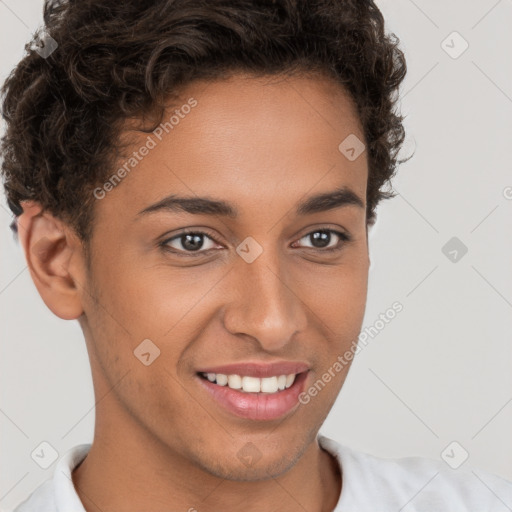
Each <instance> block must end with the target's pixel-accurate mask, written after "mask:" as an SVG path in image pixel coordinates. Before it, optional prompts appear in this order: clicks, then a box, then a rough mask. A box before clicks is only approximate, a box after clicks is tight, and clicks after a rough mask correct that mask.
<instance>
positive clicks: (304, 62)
mask: <svg viewBox="0 0 512 512" xmlns="http://www.w3.org/2000/svg"><path fill="white" fill-rule="evenodd" d="M48 35H49V36H51V38H50V39H48ZM43 36H44V37H45V38H46V39H43ZM52 40H54V41H56V48H55V49H53V48H50V47H49V46H48V41H50V42H52ZM45 43H46V44H47V48H48V49H53V51H51V53H50V54H49V55H44V53H43V52H42V51H41V48H43V49H44V44H45ZM54 46H55V45H54ZM25 51H26V55H25V56H24V57H23V59H22V60H21V61H20V62H19V63H18V64H17V66H16V67H15V68H14V69H13V70H12V71H11V73H10V75H9V76H8V77H7V79H6V80H5V82H4V84H3V86H2V89H1V94H2V116H3V118H4V120H5V121H6V126H7V129H6V132H5V135H4V136H3V137H2V139H1V146H0V151H1V154H2V167H1V173H2V176H3V181H4V187H5V192H6V195H7V201H8V205H9V207H10V209H11V210H12V212H13V214H14V216H18V215H20V214H21V213H22V211H23V209H22V206H21V204H20V202H21V201H23V200H27V199H32V200H35V201H37V202H39V204H41V205H42V207H43V209H44V210H46V211H49V212H51V213H52V214H54V215H55V216H57V217H59V218H61V219H64V220H66V221H67V222H68V223H70V225H71V226H72V227H73V228H74V229H75V231H76V233H77V234H78V235H79V236H80V238H81V239H82V240H83V241H87V240H88V239H89V237H90V236H91V234H92V224H93V220H94V201H95V198H94V195H93V193H92V190H93V189H94V187H96V186H97V185H98V184H101V183H104V182H105V179H106V177H107V176H108V175H109V174H110V173H111V172H112V169H113V166H114V164H115V161H116V158H117V157H118V155H119V151H120V148H121V137H120V135H121V133H120V132H121V128H122V126H123V123H124V122H125V121H126V120H128V119H135V120H136V119H144V118H146V116H149V118H151V114H152V113H153V114H154V113H155V112H159V115H158V116H157V120H156V121H155V124H154V125H152V126H151V127H150V128H143V127H140V130H141V131H146V132H149V131H152V130H154V129H155V128H156V127H157V126H158V125H159V124H160V122H161V119H162V116H163V114H164V112H165V111H164V108H165V99H166V98H169V97H170V96H172V95H173V94H175V93H176V92H177V91H178V90H179V88H181V87H183V86H186V85H187V84H189V83H190V82H192V81H193V80H195V79H207V80H215V79H220V78H223V77H228V76H229V75H230V74H231V73H234V72H237V71H241V72H248V73H250V74H252V75H261V76H263V75H287V74H293V73H303V74H304V75H308V74H311V73H312V72H314V71H318V72H320V73H323V74H324V75H328V76H330V77H332V78H333V79H334V80H335V81H336V82H337V83H339V84H340V85H341V86H343V87H344V88H345V90H346V91H348V92H349V94H350V96H351V98H352V99H353V100H354V102H355V105H356V107H357V111H358V114H359V117H360V121H361V126H362V127H363V130H364V136H365V139H366V140H365V141H364V142H365V145H366V150H367V159H368V172H369V174H368V186H367V212H366V213H367V222H368V223H373V222H374V219H375V208H376V206H377V204H378V203H379V201H380V200H381V199H384V198H390V197H394V195H395V194H394V193H393V191H392V189H391V191H384V190H382V187H383V185H384V184H385V183H386V182H389V181H390V179H391V177H392V176H393V175H394V173H395V171H396V168H397V165H398V164H401V163H402V162H404V161H406V160H407V159H404V160H398V158H397V157H398V152H399V150H400V148H401V146H402V143H403V140H404V138H405V130H404V127H403V124H402V121H403V119H404V118H403V117H402V116H400V115H399V113H397V112H396V102H397V100H398V88H399V86H400V84H401V82H402V80H403V79H404V77H405V74H406V62H405V57H404V54H403V52H402V51H401V50H400V48H399V40H398V38H397V37H396V36H395V35H394V34H386V33H385V30H384V18H383V16H382V14H381V12H380V11H379V9H378V8H377V6H376V5H375V3H374V1H373V0H155V1H152V2H145V1H142V0H123V1H122V2H112V1H111V0H88V1H75V0H67V1H66V0H64V1H62V0H60V1H59V0H56V1H52V0H46V2H45V4H44V26H43V27H41V28H40V29H39V30H38V31H36V32H35V34H34V36H33V39H32V41H31V42H29V43H27V44H26V45H25ZM15 224H16V223H15V222H14V223H13V228H14V230H16V225H15Z"/></svg>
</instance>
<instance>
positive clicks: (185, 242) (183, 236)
mask: <svg viewBox="0 0 512 512" xmlns="http://www.w3.org/2000/svg"><path fill="white" fill-rule="evenodd" d="M333 235H335V236H336V237H337V238H338V239H339V241H338V242H336V238H333ZM205 239H208V240H210V242H211V243H212V246H211V247H209V248H208V247H207V248H204V240H205ZM303 239H309V240H310V241H311V242H312V243H313V244H314V245H313V246H311V248H312V249H313V250H316V251H319V252H332V251H339V250H341V248H342V246H343V242H348V241H350V237H349V235H347V234H345V233H342V232H340V231H336V230H334V229H317V230H316V231H311V232H310V233H308V234H307V235H304V236H303V237H302V238H300V239H299V240H303ZM333 241H334V242H335V243H334V246H332V242H333ZM173 243H177V244H179V245H181V248H180V247H173V246H172V244H173ZM215 243H216V242H215V240H214V239H213V237H212V236H211V235H209V234H208V233H205V232H203V231H189V232H185V233H180V234H179V235H176V236H174V237H172V238H168V239H167V240H164V241H163V242H161V244H160V245H161V247H162V248H163V249H165V250H167V251H170V252H172V253H175V254H177V255H179V256H195V255H196V254H198V253H199V254H201V253H204V252H207V251H210V250H212V249H215ZM315 244H316V245H315ZM329 246H331V247H329ZM306 248H307V247H306Z"/></svg>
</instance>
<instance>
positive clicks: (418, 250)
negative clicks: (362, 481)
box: [0, 0, 512, 510]
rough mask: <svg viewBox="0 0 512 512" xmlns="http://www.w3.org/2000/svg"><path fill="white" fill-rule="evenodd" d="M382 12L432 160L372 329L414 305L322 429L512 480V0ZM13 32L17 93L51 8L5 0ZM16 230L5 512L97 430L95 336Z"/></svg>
mask: <svg viewBox="0 0 512 512" xmlns="http://www.w3.org/2000/svg"><path fill="white" fill-rule="evenodd" d="M377 3H378V5H379V7H380V8H381V9H382V11H383V14H384V16H385V18H386V19H387V26H388V31H392V32H395V33H396V34H397V36H398V37H399V38H400V40H401V47H402V49H403V50H404V51H405V53H406V57H407V62H408V70H409V71H408V76H407V78H406V80H405V83H404V86H403V87H402V104H401V111H402V113H403V114H404V115H406V116H407V118H406V129H407V130H408V135H407V141H406V144H405V147H404V152H403V153H402V155H405V154H409V152H410V151H411V150H413V149H414V148H415V150H416V153H415V156H414V157H413V158H412V159H411V160H410V161H409V162H407V163H406V164H403V165H402V166H401V167H400V169H399V171H398V175H397V178H395V181H394V189H395V190H396V191H397V192H399V194H400V195H398V196H397V197H396V198H394V199H392V200H389V201H385V202H383V203H382V204H381V205H380V206H379V209H378V220H377V224H376V225H375V226H374V227H373V229H372V231H371V235H370V256H371V260H372V265H371V268H370V284H369V291H368V304H367V309H366V316H365V319H364V322H363V330H364V329H365V328H367V327H369V326H372V325H373V326H375V325H377V324H376V321H377V320H378V319H379V315H380V314H381V313H384V312H385V311H386V310H387V309H388V308H390V307H391V305H392V304H393V303H394V302H395V301H399V302H400V303H402V304H403V308H404V309H403V311H402V312H401V313H399V314H398V315H396V317H395V318H394V319H393V320H392V321H391V322H390V323H389V324H387V325H386V326H385V328H381V329H378V334H377V335H375V336H374V337H373V338H371V337H370V338H369V340H370V341H369V342H368V344H367V345H366V346H365V347H364V348H363V349H362V350H361V351H360V352H359V353H358V355H357V356H356V358H355V360H354V363H353V366H352V368H351V370H350V372H349V376H348V378H347V380H346V382H345V385H344V387H343V389H342V392H341V394H340V396H339V398H338V400H337V402H336V404H335V406H334V408H333V410H332V411H331V414H330V415H329V417H328V419H327V421H326V423H325V424H324V426H323V428H322V429H321V432H322V433H324V434H325V435H327V436H329V437H332V438H334V439H336V440H337V441H339V442H342V443H344V444H348V445H351V446H353V447H355V448H358V449H360V450H362V451H366V452H369V453H373V454H376V455H379V456H384V457H402V456H411V455H421V456H425V457H430V458H435V459H438V458H440V457H441V453H442V452H443V450H444V449H445V448H446V447H447V446H448V445H450V443H452V442H453V441H456V442H457V443H458V444H457V445H452V447H453V446H455V451H454V452H452V453H454V454H455V456H456V457H461V456H462V455H461V454H463V453H464V452H462V450H465V451H467V452H468V454H469V458H468V459H467V461H466V462H465V463H464V465H463V466H462V467H464V466H467V465H471V466H473V467H475V468H480V469H484V470H486V471H489V472H492V473H495V474H497V475H501V476H504V477H506V478H507V479H509V480H512V436H511V432H512V371H511V369H512V343H511V342H512V334H511V333H512V257H511V256H512V166H511V160H510V147H511V137H512V59H511V58H510V54H511V49H512V38H511V35H510V26H511V24H512V0H501V1H496V0H480V1H467V0H466V1H463V0H457V1H455V0H451V1H442V0H436V1H426V0H415V1H413V0H381V1H378V2H377ZM0 20H1V21H0V28H1V30H0V55H1V63H0V73H1V76H0V78H1V79H2V81H3V80H4V79H5V77H6V75H7V73H8V72H9V71H10V70H11V68H12V66H13V65H14V64H15V63H16V62H17V61H18V60H19V59H20V58H21V57H22V55H23V46H24V44H25V42H26V41H27V40H28V39H29V38H30V35H31V33H32V32H33V30H35V28H36V27H37V26H38V25H39V24H41V23H42V2H41V1H40V0H37V1H36V0H31V1H28V0H24V1H18V2H14V1H13V0H6V1H3V0H0ZM454 31H456V32H457V33H458V34H459V35H457V34H453V32H454ZM443 41H444V42H443ZM464 41H467V44H468V45H469V46H468V48H467V49H466V50H465V51H464V52H463V53H461V51H462V50H463V49H464V47H465V43H464ZM460 53H461V54H460ZM459 54H460V55H459ZM2 129H3V127H2ZM10 221H11V217H10V214H9V212H8V210H7V208H6V206H5V202H4V201H3V198H2V203H1V204H0V249H1V262H2V264H1V266H0V311H1V322H0V332H1V340H2V343H1V345H0V347H1V348H0V350H1V354H0V365H1V367H0V378H1V393H2V394H1V397H0V413H1V414H0V428H1V432H2V434H1V436H0V443H1V451H2V464H1V465H0V506H1V508H2V510H10V509H12V508H13V507H14V506H15V505H16V504H17V503H19V502H20V501H21V500H22V499H24V498H25V497H26V496H27V495H28V494H29V493H30V492H31V491H32V490H33V489H34V488H35V487H37V486H38V485H39V484H40V483H41V482H42V481H43V480H46V479H47V478H49V477H50V476H51V475H52V473H53V469H54V467H55V464H53V465H52V466H50V467H49V468H48V469H46V470H45V469H41V468H40V467H39V466H37V465H36V464H35V463H34V461H33V460H32V459H31V457H30V454H31V452H32V451H33V450H34V449H35V448H36V447H37V446H38V445H39V444H40V443H41V442H42V441H47V442H49V443H50V444H51V445H52V446H53V447H55V449H56V450H57V452H58V454H59V457H60V456H61V455H63V454H64V453H65V452H66V451H67V450H68V449H69V448H71V447H72V446H74V445H76V444H80V443H83V442H91V440H92V435H93V426H94V396H93V392H92V382H91V375H90V370H89V364H88V359H87V354H86V349H85V343H84V341H83V336H82V332H81V330H80V328H79V325H78V323H77V322H76V321H64V320H60V319H58V318H57V317H55V316H53V314H52V313H51V312H50V311H49V310H48V309H47V308H46V306H45V305H44V303H43V302H42V300H41V299H40V297H39V295H38V294H37V291H36V289H35V287H34V285H33V283H32V281H31V279H30V275H29V272H28V270H27V268H26V264H25V260H24V257H23V254H22V251H21V247H20V246H19V245H18V244H17V243H16V242H14V240H13V238H12V235H11V233H10V230H9V228H8V225H9V223H10ZM453 237H456V238H457V239H458V240H456V241H455V242H452V243H456V244H458V248H457V246H454V247H455V249H456V250H457V251H458V252H457V261H456V262H454V261H452V260H451V259H450V258H454V257H455V253H453V252H452V254H451V255H450V254H448V256H446V255H445V252H446V253H448V252H449V251H452V250H453V247H451V246H448V249H445V251H444V252H443V247H444V246H445V244H446V243H448V242H449V240H450V239H452V238H453ZM461 244H464V245H465V246H466V247H467V253H466V254H465V255H463V256H462V257H461V254H462V252H461V251H460V247H462V246H461ZM475 485H478V482H477V481H475ZM482 485H483V484H482ZM511 505H512V504H511Z"/></svg>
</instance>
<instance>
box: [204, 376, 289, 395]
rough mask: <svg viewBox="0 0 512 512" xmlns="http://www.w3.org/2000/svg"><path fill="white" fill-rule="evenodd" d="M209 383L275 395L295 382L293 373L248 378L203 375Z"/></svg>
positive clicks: (248, 391)
mask: <svg viewBox="0 0 512 512" xmlns="http://www.w3.org/2000/svg"><path fill="white" fill-rule="evenodd" d="M203 375H204V376H205V377H206V378H207V379H208V380H209V381H210V382H215V383H216V384H218V385H219V386H226V385H227V386H228V387H229V388H231V389H237V390H239V391H242V392H244V393H277V392H278V391H283V390H284V389H288V388H289V387H290V386H291V385H292V384H293V383H294V381H295V377H296V375H295V373H290V374H289V375H278V376H273V377H263V378H261V379H260V378H258V377H250V376H248V375H244V376H243V377H242V376H240V375H235V374H233V375H225V374H223V373H206V374H205V373H203Z"/></svg>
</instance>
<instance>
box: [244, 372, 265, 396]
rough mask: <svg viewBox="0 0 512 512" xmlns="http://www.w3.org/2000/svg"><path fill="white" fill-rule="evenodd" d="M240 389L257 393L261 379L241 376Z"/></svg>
mask: <svg viewBox="0 0 512 512" xmlns="http://www.w3.org/2000/svg"><path fill="white" fill-rule="evenodd" d="M242 389H243V390H244V391H245V392H246V393H259V392H260V390H261V380H260V379H258V377H247V375H244V376H243V377H242Z"/></svg>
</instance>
